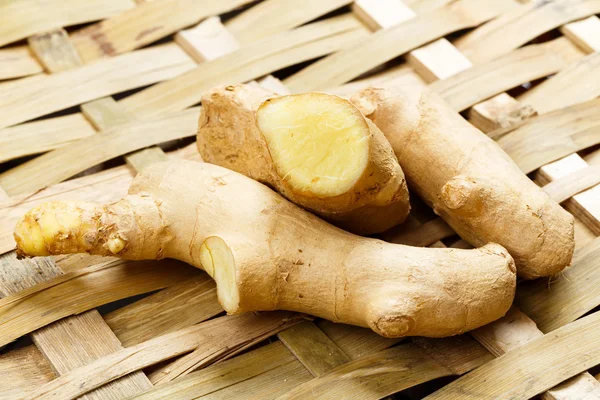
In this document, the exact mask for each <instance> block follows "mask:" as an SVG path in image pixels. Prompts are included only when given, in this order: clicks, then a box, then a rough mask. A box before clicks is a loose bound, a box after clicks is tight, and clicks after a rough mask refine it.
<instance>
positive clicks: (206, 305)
mask: <svg viewBox="0 0 600 400" xmlns="http://www.w3.org/2000/svg"><path fill="white" fill-rule="evenodd" d="M221 312H223V309H222V308H221V306H220V305H219V302H218V301H217V294H216V291H215V283H214V281H213V280H212V279H210V278H209V277H208V276H207V275H206V274H204V273H201V274H199V275H197V276H194V277H193V278H190V279H186V280H185V281H183V282H180V283H178V284H175V285H173V286H170V287H168V288H167V289H164V290H161V291H160V292H158V293H155V294H153V295H152V296H148V297H146V298H144V299H142V300H139V301H136V302H135V303H133V304H129V305H127V306H125V307H121V308H119V309H117V310H115V311H113V312H111V313H109V314H107V315H105V316H104V319H105V320H106V323H107V324H108V326H109V327H110V328H111V329H112V331H113V332H114V333H115V335H116V336H117V338H119V340H120V341H121V343H123V346H125V347H129V346H134V345H137V344H139V343H142V342H144V341H146V340H150V339H152V338H154V337H157V336H161V335H164V334H166V333H170V332H174V331H176V330H179V329H183V328H187V327H189V326H192V325H194V324H197V323H199V322H202V321H205V320H207V319H209V318H212V317H214V316H215V315H217V314H219V313H221Z"/></svg>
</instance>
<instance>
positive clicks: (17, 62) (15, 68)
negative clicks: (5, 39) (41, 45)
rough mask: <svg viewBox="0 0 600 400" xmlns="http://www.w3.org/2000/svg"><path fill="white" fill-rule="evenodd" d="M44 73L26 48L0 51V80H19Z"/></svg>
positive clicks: (9, 48) (20, 47) (11, 48)
mask: <svg viewBox="0 0 600 400" xmlns="http://www.w3.org/2000/svg"><path fill="white" fill-rule="evenodd" d="M42 71H44V69H43V68H42V66H41V65H40V63H38V62H37V61H36V59H35V57H33V56H32V54H31V52H30V51H29V49H28V48H27V46H16V47H8V48H5V49H0V80H2V79H14V78H21V77H23V76H29V75H35V74H39V73H40V72H42Z"/></svg>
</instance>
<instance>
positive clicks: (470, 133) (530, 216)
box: [351, 85, 575, 279]
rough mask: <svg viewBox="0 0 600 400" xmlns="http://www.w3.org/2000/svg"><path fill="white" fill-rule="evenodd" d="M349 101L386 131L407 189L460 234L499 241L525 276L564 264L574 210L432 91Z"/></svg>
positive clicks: (477, 242)
mask: <svg viewBox="0 0 600 400" xmlns="http://www.w3.org/2000/svg"><path fill="white" fill-rule="evenodd" d="M351 101H352V102H353V103H354V104H355V105H356V106H357V107H358V108H359V110H361V112H362V113H363V114H364V115H366V116H367V117H368V118H370V119H371V120H372V121H373V122H375V124H376V125H377V126H378V127H379V128H380V129H381V130H382V132H383V133H384V134H385V136H386V137H387V138H388V140H389V141H390V143H391V145H392V148H393V149H394V151H395V153H396V156H397V157H398V160H399V162H400V165H401V166H402V169H403V170H404V172H405V173H406V177H407V179H408V182H409V184H410V185H411V189H414V190H415V191H416V193H417V194H418V195H419V196H420V197H421V198H423V199H424V200H425V201H426V202H427V203H428V204H429V205H430V206H431V207H433V209H434V211H435V212H436V213H437V214H438V215H440V216H441V217H442V218H443V219H444V220H445V221H446V222H447V223H448V225H450V226H451V227H452V228H453V229H454V230H455V231H456V232H457V233H458V234H459V235H460V236H461V237H463V238H464V239H465V240H467V241H468V242H470V243H471V244H472V245H474V246H482V245H484V244H486V243H489V242H494V243H499V244H500V245H502V246H504V247H505V248H506V249H507V250H508V252H509V253H510V254H511V255H512V256H513V257H514V259H515V262H516V265H517V271H518V274H519V276H521V277H523V278H526V279H533V278H537V277H540V276H548V275H552V274H555V273H557V272H559V271H560V270H562V269H563V268H565V267H566V266H567V265H569V263H570V262H571V258H572V255H573V250H574V245H575V242H574V233H573V224H574V221H573V216H572V215H571V214H569V213H568V212H566V211H565V210H563V209H562V207H560V206H559V205H558V204H557V203H556V202H555V201H553V200H552V199H550V198H549V197H548V195H546V193H544V192H543V191H542V190H541V189H540V188H539V187H538V186H537V185H535V184H534V183H533V182H532V181H531V180H530V179H529V178H527V176H525V174H523V172H521V170H520V169H519V168H518V167H517V165H516V164H515V163H514V162H513V161H512V160H511V159H510V158H509V157H508V155H507V154H506V153H505V152H504V151H503V150H502V149H501V148H500V147H499V146H498V145H497V144H496V143H495V142H494V141H493V140H491V139H490V138H488V137H487V136H486V135H484V134H482V133H481V132H480V131H479V130H477V129H476V128H474V127H473V126H472V125H471V124H469V123H468V122H467V121H465V120H464V119H463V118H462V117H461V116H460V115H459V114H458V113H456V112H455V111H454V110H452V109H450V108H449V107H448V106H447V105H446V104H445V103H444V102H443V101H442V100H441V99H440V98H439V97H437V95H435V94H433V93H430V92H428V91H426V90H424V89H423V88H421V87H419V86H418V85H405V86H402V87H395V88H389V89H374V88H370V89H365V90H363V91H362V92H360V93H358V94H356V95H354V96H353V97H352V98H351Z"/></svg>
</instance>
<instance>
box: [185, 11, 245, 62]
mask: <svg viewBox="0 0 600 400" xmlns="http://www.w3.org/2000/svg"><path fill="white" fill-rule="evenodd" d="M245 14H246V13H242V14H240V15H245ZM175 42H176V43H177V44H178V45H179V46H180V47H181V48H182V49H184V50H185V52H186V53H188V54H189V55H190V57H192V59H193V60H195V61H196V62H197V63H202V62H205V61H209V60H214V59H215V58H218V57H221V56H222V55H224V54H227V53H230V52H232V51H235V50H238V49H239V48H240V46H239V44H238V41H237V39H236V38H235V37H234V36H233V35H232V34H231V33H230V32H229V31H228V30H227V29H225V27H224V26H223V24H221V19H220V18H219V17H210V18H207V19H206V20H204V21H203V22H202V23H200V24H198V25H196V26H194V27H193V28H190V29H186V30H183V31H179V32H177V34H176V35H175Z"/></svg>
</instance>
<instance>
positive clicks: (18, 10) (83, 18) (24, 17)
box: [0, 0, 135, 46]
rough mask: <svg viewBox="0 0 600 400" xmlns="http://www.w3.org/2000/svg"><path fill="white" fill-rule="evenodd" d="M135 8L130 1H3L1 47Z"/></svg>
mask: <svg viewBox="0 0 600 400" xmlns="http://www.w3.org/2000/svg"><path fill="white" fill-rule="evenodd" d="M133 7H135V3H134V2H133V1H131V0H90V1H84V2H82V1H79V0H55V1H52V2H48V1H43V0H33V1H3V2H2V3H0V15H2V20H3V21H4V22H3V23H2V24H1V26H0V46H4V45H5V44H7V43H11V42H15V41H17V40H20V39H25V38H26V37H28V36H31V35H34V34H36V33H39V32H44V31H47V30H51V29H55V28H59V27H62V26H69V25H76V24H81V23H83V22H90V21H96V20H100V19H104V18H108V17H110V16H113V15H116V14H119V13H121V12H123V11H125V10H128V9H130V8H133ZM67 10H68V12H66V11H67Z"/></svg>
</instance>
